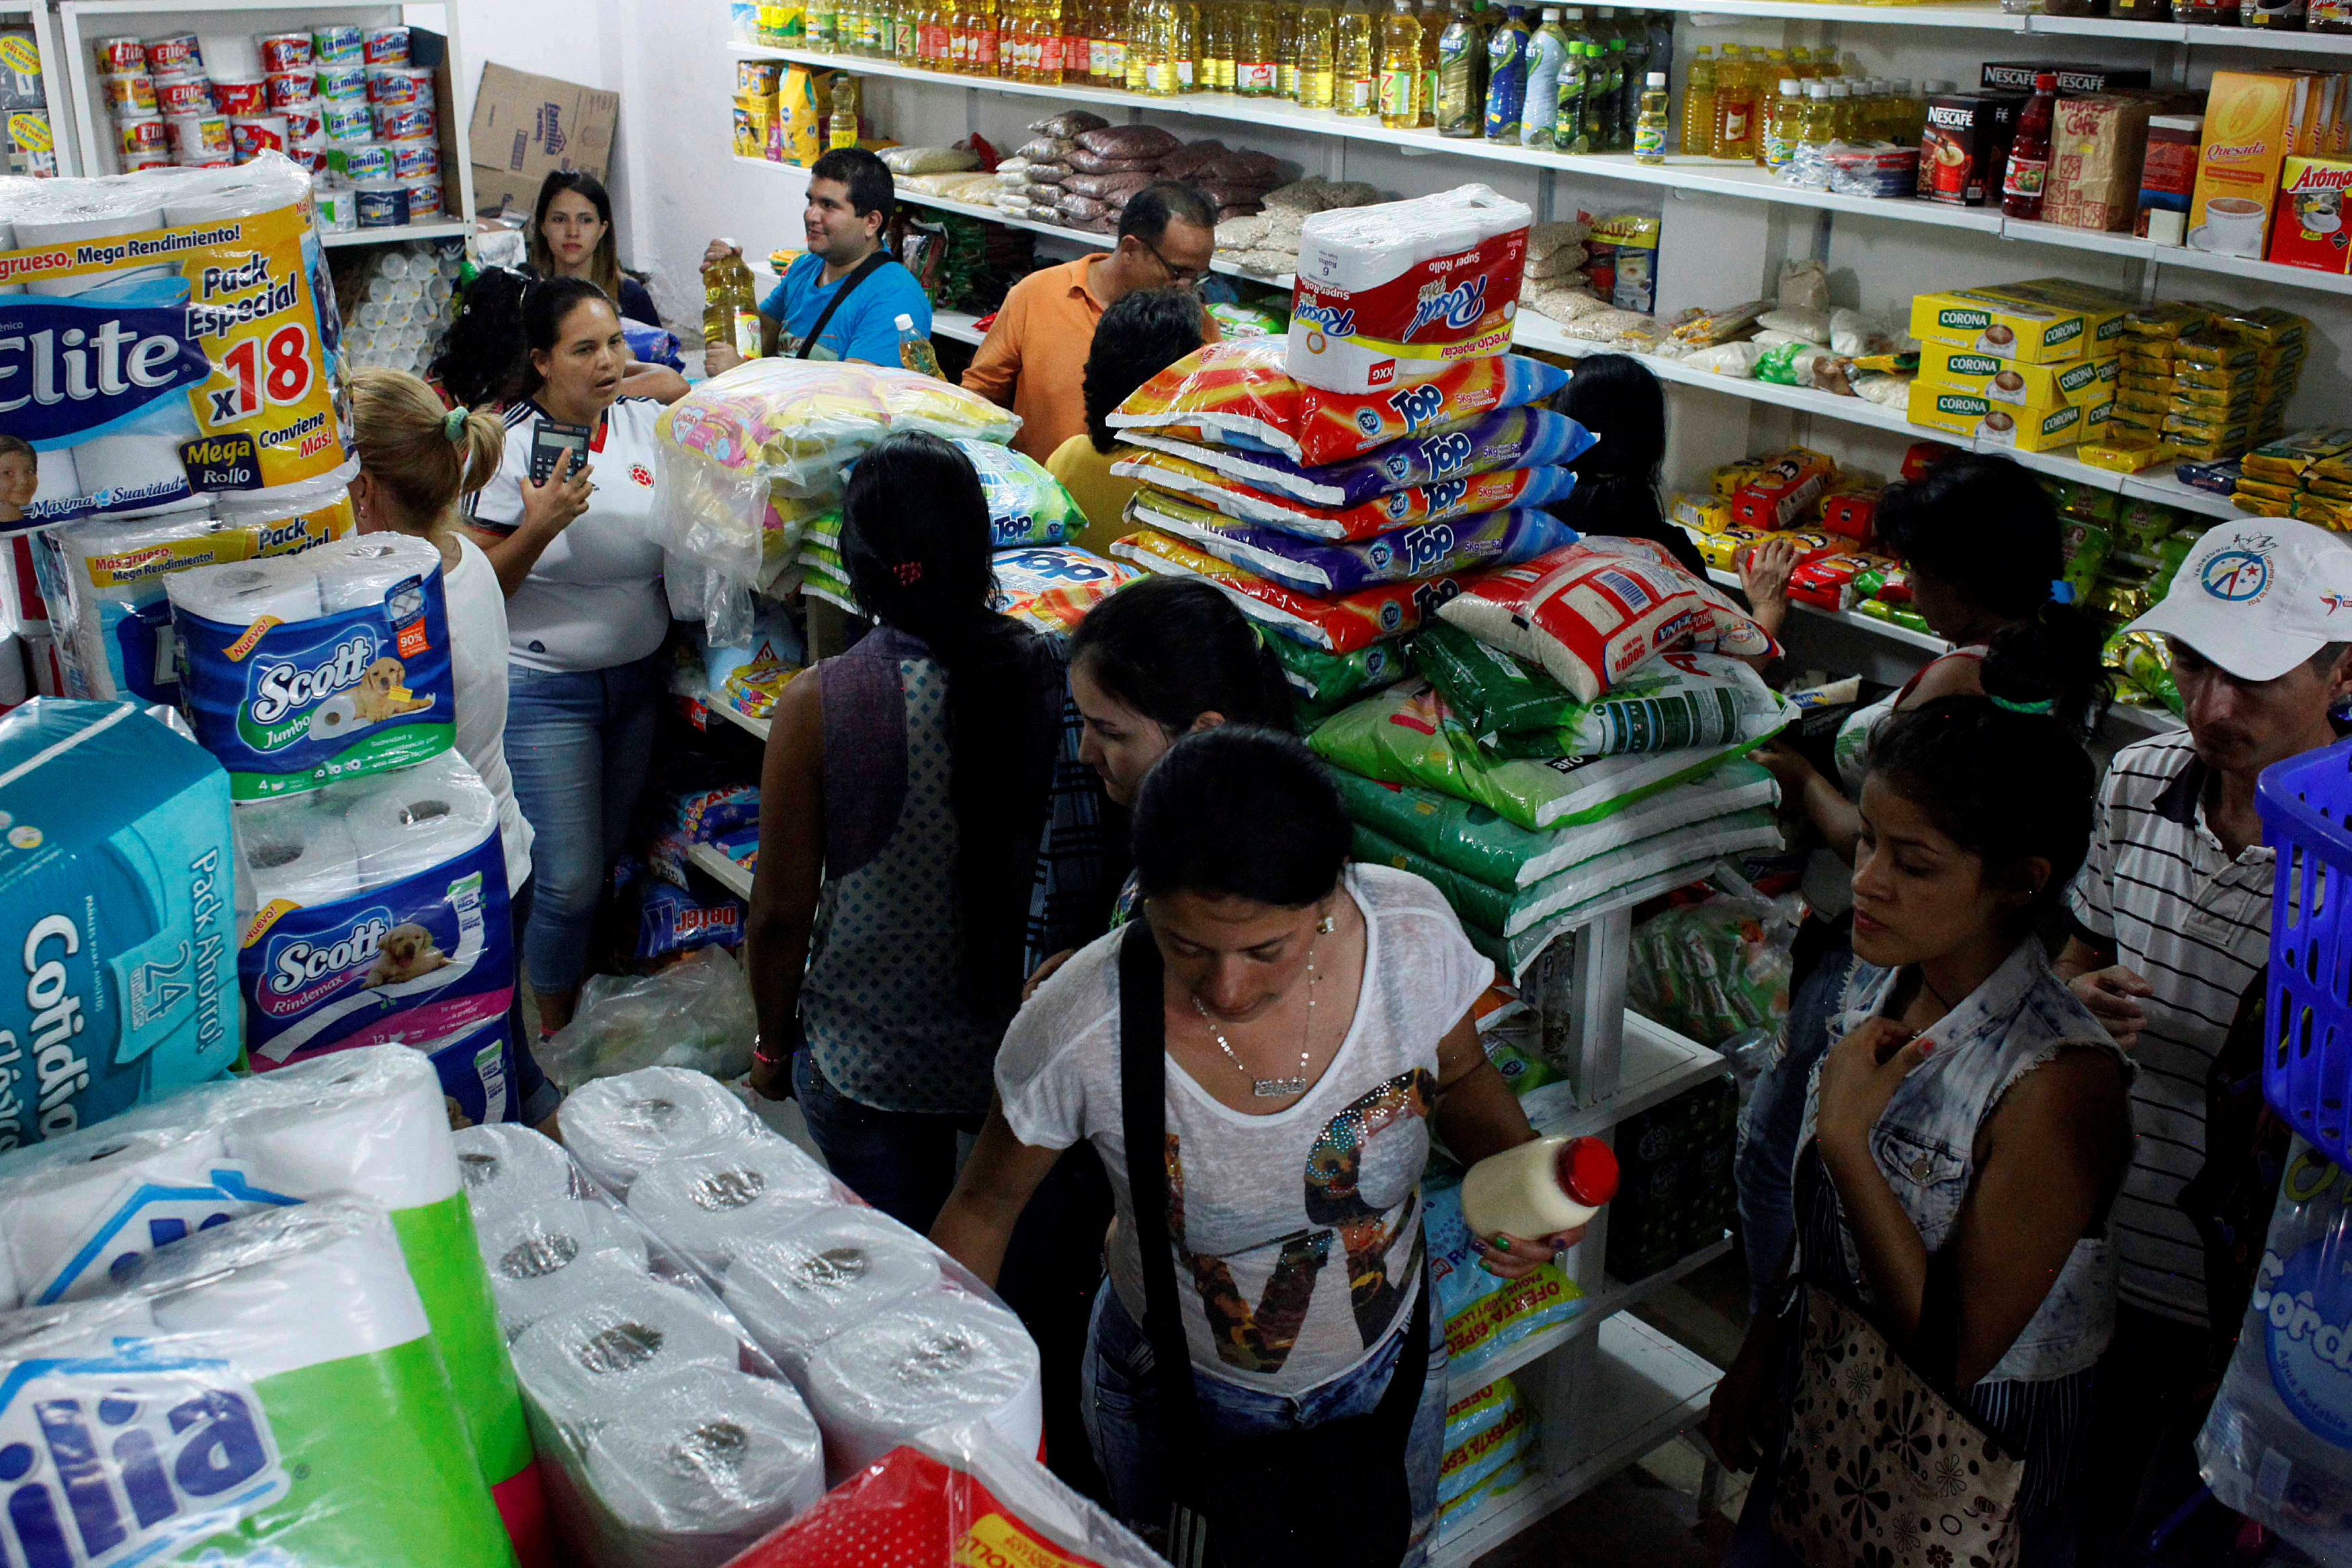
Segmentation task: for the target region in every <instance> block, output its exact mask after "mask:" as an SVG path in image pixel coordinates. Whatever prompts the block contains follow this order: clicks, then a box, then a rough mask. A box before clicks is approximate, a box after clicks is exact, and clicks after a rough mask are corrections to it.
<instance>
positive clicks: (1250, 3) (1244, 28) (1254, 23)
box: [1234, 0, 1279, 98]
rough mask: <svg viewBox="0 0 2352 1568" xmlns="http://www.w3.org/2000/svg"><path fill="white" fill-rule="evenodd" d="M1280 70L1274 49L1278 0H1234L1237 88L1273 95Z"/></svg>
mask: <svg viewBox="0 0 2352 1568" xmlns="http://www.w3.org/2000/svg"><path fill="white" fill-rule="evenodd" d="M1278 76H1279V70H1278V68H1277V67H1276V62H1275V52H1274V0H1234V91H1235V92H1237V93H1239V94H1241V95H1242V96H1243V97H1244V98H1272V97H1273V96H1274V89H1275V83H1276V79H1277V78H1278Z"/></svg>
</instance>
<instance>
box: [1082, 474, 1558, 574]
mask: <svg viewBox="0 0 2352 1568" xmlns="http://www.w3.org/2000/svg"><path fill="white" fill-rule="evenodd" d="M1127 516H1128V519H1129V521H1130V522H1133V523H1135V524H1137V525H1139V526H1140V527H1142V528H1157V529H1159V530H1160V532H1162V533H1166V534H1172V535H1174V536H1175V537H1176V538H1181V539H1185V540H1189V541H1190V542H1191V543H1192V545H1193V546H1194V547H1195V548H1197V549H1201V550H1202V551H1203V552H1205V553H1206V554H1209V555H1212V556H1214V557H1215V558H1216V559H1219V560H1222V561H1226V562H1228V563H1230V564H1232V565H1234V566H1238V567H1240V568H1241V569H1242V570H1244V571H1250V572H1255V574H1257V575H1258V576H1259V577H1262V578H1265V580H1267V581H1269V582H1272V583H1275V584H1277V585H1278V586H1280V587H1283V588H1287V589H1291V590H1293V591H1296V592H1299V593H1307V594H1312V595H1314V596H1316V597H1318V598H1328V597H1332V596H1334V595H1338V594H1342V593H1354V592H1357V591H1360V590H1362V589H1367V588H1378V587H1380V586H1381V585H1382V584H1384V583H1391V582H1413V581H1417V580H1421V579H1423V578H1427V577H1444V576H1447V575H1449V574H1451V573H1454V572H1460V571H1468V570H1473V569H1474V568H1477V567H1486V566H1509V565H1513V564H1516V563H1517V562H1519V561H1524V560H1532V559H1535V558H1536V557H1537V556H1539V555H1542V554H1544V553H1545V552H1546V551H1548V550H1555V549H1559V548H1561V547H1562V546H1564V545H1570V544H1574V543H1575V542H1576V539H1577V532H1576V530H1575V529H1574V528H1570V527H1569V526H1568V525H1567V524H1566V523H1563V522H1560V521H1559V520H1558V519H1557V518H1555V517H1552V515H1551V514H1550V513H1549V512H1545V511H1541V510H1538V508H1536V507H1512V508H1511V509H1510V510H1509V511H1506V512H1485V513H1481V514H1479V515H1478V516H1476V517H1454V518H1451V519H1449V520H1447V521H1444V522H1437V523H1410V524H1407V525H1406V526H1405V527H1403V528H1391V530H1389V531H1388V532H1387V533H1384V534H1375V535H1373V536H1372V537H1371V538H1368V539H1360V540H1355V541H1352V542H1349V543H1340V542H1339V541H1336V540H1328V541H1327V540H1322V539H1303V538H1299V537H1298V536H1297V535H1296V534H1289V533H1285V532H1283V531H1282V530H1281V529H1279V528H1260V527H1258V526H1256V525H1255V524H1253V523H1241V522H1235V521H1234V519H1233V518H1231V517H1223V516H1221V515H1219V514H1218V513H1215V512H1213V511H1210V510H1209V509H1208V508H1207V507H1196V506H1194V505H1193V504H1192V502H1190V501H1186V500H1182V499H1180V498H1178V497H1174V496H1170V495H1166V494H1164V493H1162V492H1160V491H1158V490H1152V489H1149V488H1147V489H1142V490H1138V491H1137V492H1136V493H1135V494H1134V496H1133V497H1130V498H1129V501H1128V505H1127Z"/></svg>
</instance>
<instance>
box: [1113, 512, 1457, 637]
mask: <svg viewBox="0 0 2352 1568" xmlns="http://www.w3.org/2000/svg"><path fill="white" fill-rule="evenodd" d="M1110 548H1111V553H1112V554H1113V555H1115V556H1118V558H1119V559H1122V560H1130V561H1133V562H1134V563H1135V564H1136V565H1137V566H1139V567H1141V568H1142V569H1143V570H1146V571H1150V572H1156V573H1158V574H1160V576H1162V577H1198V578H1202V579H1205V580H1208V581H1209V582H1211V583H1213V584H1214V585H1215V586H1217V587H1218V588H1221V589H1223V590H1224V591H1225V594H1226V596H1227V597H1228V598H1230V599H1231V600H1233V601H1234V604H1235V605H1236V606H1238V607H1239V608H1240V610H1241V612H1242V613H1243V614H1244V615H1246V616H1248V617H1249V618H1250V619H1251V620H1253V621H1256V622H1261V623H1262V624H1264V625H1266V626H1268V627H1271V628H1272V629H1274V630H1275V631H1276V632H1281V633H1282V634H1283V635H1284V636H1286V637H1292V638H1296V639H1297V640H1298V641H1299V642H1302V643H1307V644H1308V645H1309V646H1311V647H1317V648H1321V649H1323V650H1324V651H1325V652H1326V653H1353V652H1354V651H1355V650H1357V649H1358V648H1362V647H1368V646H1370V644H1371V643H1378V642H1382V641H1384V640H1386V639H1388V638H1391V637H1394V636H1397V635H1399V634H1400V633H1402V632H1412V631H1417V630H1418V629H1420V628H1421V627H1422V626H1423V625H1424V624H1426V623H1427V622H1428V621H1429V620H1430V618H1431V617H1432V616H1433V614H1434V613H1435V612H1436V610H1437V607H1438V606H1439V605H1441V604H1444V602H1445V601H1447V600H1449V599H1451V598H1453V597H1454V595H1455V594H1457V593H1459V592H1461V591H1463V590H1464V589H1465V588H1466V587H1468V586H1470V585H1471V584H1472V583H1473V582H1475V581H1477V580H1479V574H1476V573H1465V574H1464V575H1462V576H1461V577H1458V578H1457V577H1439V578H1433V579H1430V580H1426V581H1421V582H1398V583H1390V584H1387V585H1385V586H1383V587H1379V588H1368V589H1364V590H1362V591H1359V592H1356V593H1349V594H1345V595H1342V596H1340V597H1339V598H1336V599H1318V598H1316V597H1314V596H1312V595H1308V594H1304V593H1298V592H1295V591H1292V590H1290V589H1287V588H1285V587H1283V586H1282V585H1281V584H1280V583H1276V582H1269V581H1267V580H1265V579H1264V578H1262V577H1259V576H1256V575H1255V573H1252V572H1247V571H1244V570H1242V569H1241V568H1239V567H1237V566H1234V565H1231V564H1229V563H1227V562H1225V561H1222V560H1219V559H1217V558H1216V557H1214V556H1212V555H1207V554H1204V553H1202V551H1200V550H1196V549H1192V547H1190V546H1189V545H1185V544H1181V543H1179V542H1178V541H1177V540H1175V539H1172V538H1169V537H1168V536H1167V535H1166V534H1162V533H1157V532H1154V531H1152V530H1150V529H1149V528H1146V529H1144V530H1142V531H1140V532H1138V533H1132V534H1129V535H1128V536H1127V537H1126V538H1123V539H1121V540H1119V541H1118V543H1117V544H1115V545H1113V546H1111V547H1110Z"/></svg>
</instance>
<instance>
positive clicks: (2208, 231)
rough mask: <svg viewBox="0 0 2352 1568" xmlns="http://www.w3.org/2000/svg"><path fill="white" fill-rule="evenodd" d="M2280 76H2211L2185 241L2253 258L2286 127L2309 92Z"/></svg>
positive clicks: (2266, 225) (2263, 235) (2265, 231)
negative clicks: (2202, 139)
mask: <svg viewBox="0 0 2352 1568" xmlns="http://www.w3.org/2000/svg"><path fill="white" fill-rule="evenodd" d="M2310 87H2311V82H2310V78H2307V77H2300V76H2296V75H2294V74H2293V73H2291V72H2286V71H2215V72H2214V73H2213V85H2212V88H2211V89H2210V92H2209V93H2208V94H2207V96H2206V100H2205V140H2204V143H2203V145H2202V146H2201V147H2200V148H2199V150H2198V154H2197V189H2196V193H2195V194H2194V195H2193V196H2192V197H2191V198H2190V202H2189V246H2190V248H2192V249H2195V250H2202V251H2210V252H2212V253H2214V254H2216V255H2221V256H2261V255H2262V254H2263V247H2264V244H2265V242H2266V241H2267V240H2268V239H2269V237H2270V223H2271V211H2272V206H2273V201H2274V199H2275V195H2276V193H2277V191H2278V182H2279V166H2280V165H2281V164H2282V163H2283V162H2284V161H2285V159H2286V156H2287V146H2288V142H2289V140H2290V138H2291V136H2292V134H2293V127H2294V125H2295V124H2296V123H2297V122H2298V120H2299V119H2300V116H2301V113H2302V112H2303V110H2304V107H2305V103H2306V101H2307V99H2308V95H2309V92H2310Z"/></svg>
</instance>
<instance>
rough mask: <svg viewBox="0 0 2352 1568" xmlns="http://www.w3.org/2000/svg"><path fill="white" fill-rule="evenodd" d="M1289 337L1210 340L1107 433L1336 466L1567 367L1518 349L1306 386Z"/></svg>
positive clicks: (1468, 415)
mask: <svg viewBox="0 0 2352 1568" xmlns="http://www.w3.org/2000/svg"><path fill="white" fill-rule="evenodd" d="M1287 352H1288V347H1287V344H1286V342H1283V341H1278V340H1275V339H1270V338H1258V339H1249V340H1241V341H1234V340H1231V339H1228V340H1225V341H1223V342H1218V343H1208V344H1204V345H1203V346H1202V347H1201V348H1199V349H1197V350H1193V351H1192V353H1190V354H1187V355H1185V356H1184V357H1183V358H1182V359H1181V360H1179V361H1176V362H1175V363H1174V364H1172V365H1171V366H1169V367H1168V368H1167V369H1166V370H1164V371H1160V373H1159V374H1158V375H1156V376H1154V377H1152V378H1151V379H1150V381H1148V382H1144V383H1143V385H1141V386H1140V387H1139V388H1137V389H1136V390H1135V392H1133V394H1131V395H1130V396H1129V398H1128V400H1127V401H1126V402H1123V403H1121V404H1119V405H1118V410H1117V411H1116V412H1115V413H1112V414H1111V416H1110V425H1111V428H1112V429H1114V430H1150V431H1156V432H1159V433H1160V434H1165V435H1168V436H1171V437H1173V438H1175V439H1177V440H1181V441H1193V442H1203V443H1207V444H1213V445H1224V446H1255V447H1257V448H1259V449H1261V450H1264V451H1266V452H1273V453H1277V454H1279V455H1282V456H1285V457H1287V458H1289V459H1290V460H1291V461H1292V462H1294V463H1304V464H1318V463H1337V462H1339V461H1340V460H1342V459H1343V458H1349V457H1356V456H1360V455H1362V454H1364V453H1367V452H1370V451H1371V450H1373V449H1374V448H1375V447H1381V446H1385V445H1387V444H1389V443H1390V442H1392V441H1401V440H1402V439H1404V438H1405V437H1406V436H1410V435H1430V434H1435V433H1437V432H1439V431H1442V430H1457V429H1459V428H1461V427H1462V426H1463V425H1465V424H1468V423H1472V422H1473V421H1475V420H1476V419H1478V418H1479V417H1480V416H1481V415H1484V414H1489V413H1494V412H1496V410H1497V409H1506V408H1517V407H1520V406H1522V405H1523V404H1527V403H1531V402H1542V401H1543V400H1544V399H1546V398H1548V397H1550V396H1551V395H1552V394H1553V393H1555V392H1559V390H1560V389H1561V388H1562V387H1564V386H1566V385H1567V384H1568V372H1567V371H1563V370H1560V369H1559V368H1558V367H1557V366H1554V365H1549V364H1546V363H1545V362H1544V361H1541V360H1533V359H1529V358H1528V357H1527V356H1526V355H1524V354H1496V355H1494V356H1491V357H1488V358H1483V359H1474V360H1465V361H1460V362H1457V363H1454V364H1450V365H1447V366H1445V367H1444V369H1443V370H1441V371H1438V372H1437V373H1436V374H1434V375H1432V376H1430V377H1428V378H1426V379H1423V380H1415V381H1413V382H1410V383H1408V384H1405V385H1401V386H1395V387H1387V388H1382V389H1381V390H1380V391H1377V392H1367V393H1363V394H1361V395H1355V394H1349V393H1346V392H1326V391H1324V390H1323V389H1322V388H1320V387H1315V386H1309V385H1308V384H1307V382H1302V381H1299V380H1297V378H1295V377H1294V376H1292V375H1291V374H1290V373H1289V371H1286V370H1285V369H1284V368H1283V361H1284V359H1285V357H1286V354H1287Z"/></svg>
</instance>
